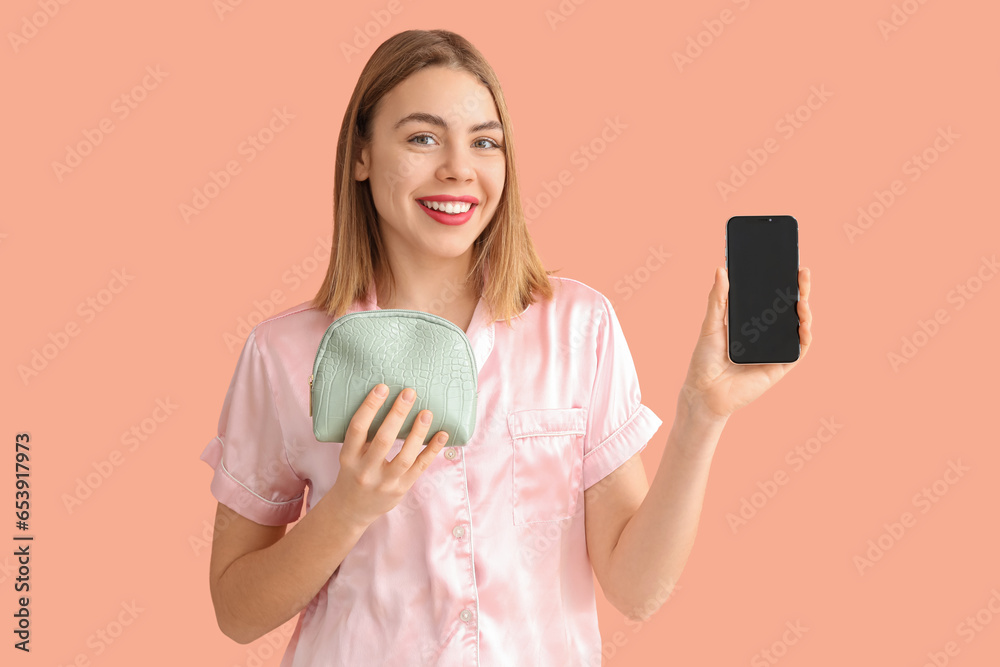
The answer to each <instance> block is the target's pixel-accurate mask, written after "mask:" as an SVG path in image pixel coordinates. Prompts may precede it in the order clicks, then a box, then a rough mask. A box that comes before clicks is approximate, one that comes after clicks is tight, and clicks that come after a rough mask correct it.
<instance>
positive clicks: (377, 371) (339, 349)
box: [311, 308, 479, 447]
mask: <svg viewBox="0 0 1000 667" xmlns="http://www.w3.org/2000/svg"><path fill="white" fill-rule="evenodd" d="M380 382H382V383H385V384H386V385H387V386H388V387H389V395H388V396H386V398H385V400H384V401H383V403H382V407H381V408H380V409H379V411H378V412H377V413H376V414H375V418H374V419H373V420H372V424H371V427H370V428H369V430H368V440H371V439H372V438H374V437H375V433H376V432H377V431H378V428H379V426H381V425H382V421H383V419H385V416H386V415H387V414H388V413H389V410H390V409H392V406H393V404H394V403H395V401H396V398H397V397H398V396H399V394H400V393H401V392H402V391H403V389H405V388H407V387H411V388H413V389H414V390H415V391H416V392H417V399H416V401H415V402H414V404H413V406H412V407H411V408H410V412H409V413H408V414H407V416H406V419H405V420H404V421H403V425H402V426H401V427H400V429H399V433H398V435H396V438H406V437H407V436H408V435H409V433H410V429H411V428H412V427H413V424H414V421H415V420H416V417H417V415H418V414H419V413H420V411H421V410H425V409H426V410H430V411H431V412H432V413H433V415H434V418H433V421H432V422H431V424H430V427H429V428H428V429H427V434H426V435H425V436H424V441H423V444H425V445H426V444H427V443H428V442H430V440H431V438H432V437H433V436H434V434H435V433H437V432H438V431H446V432H447V433H448V442H447V443H446V444H447V446H449V447H452V446H460V445H464V444H466V443H467V442H469V440H470V439H471V438H472V434H473V433H474V431H475V428H476V404H477V402H478V398H479V388H478V384H477V371H476V359H475V355H474V354H473V352H472V345H471V344H470V343H469V338H468V336H466V335H465V332H464V331H462V329H461V328H460V327H458V326H456V325H455V324H454V323H453V322H451V321H449V320H447V319H445V318H443V317H439V316H438V315H432V314H431V313H425V312H423V311H419V310H407V309H403V308H387V309H381V310H368V311H359V312H355V313H349V314H347V315H343V316H341V317H339V318H337V319H336V320H334V322H333V323H332V324H331V325H330V326H329V327H328V328H327V330H326V333H324V334H323V339H322V340H321V341H320V344H319V349H318V350H317V351H316V360H315V362H314V364H313V383H312V387H311V392H312V395H311V399H312V405H313V434H314V435H315V436H316V439H317V440H319V441H320V442H343V441H344V436H345V434H346V433H347V426H348V424H349V423H350V421H351V419H352V418H353V417H354V413H355V412H356V411H357V410H358V408H359V407H361V403H362V402H363V401H364V399H365V397H366V396H368V394H369V392H371V390H372V389H374V388H375V385H377V384H379V383H380Z"/></svg>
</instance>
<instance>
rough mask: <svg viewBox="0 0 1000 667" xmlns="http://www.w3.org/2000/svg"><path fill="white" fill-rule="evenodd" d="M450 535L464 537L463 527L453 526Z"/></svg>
mask: <svg viewBox="0 0 1000 667" xmlns="http://www.w3.org/2000/svg"><path fill="white" fill-rule="evenodd" d="M451 534H452V535H454V536H455V537H458V538H462V537H465V526H455V527H454V528H453V529H452V531H451Z"/></svg>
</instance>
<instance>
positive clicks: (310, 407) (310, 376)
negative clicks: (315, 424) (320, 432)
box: [309, 373, 313, 417]
mask: <svg viewBox="0 0 1000 667" xmlns="http://www.w3.org/2000/svg"><path fill="white" fill-rule="evenodd" d="M309 416H310V417H312V416H313V375H312V373H310V374H309Z"/></svg>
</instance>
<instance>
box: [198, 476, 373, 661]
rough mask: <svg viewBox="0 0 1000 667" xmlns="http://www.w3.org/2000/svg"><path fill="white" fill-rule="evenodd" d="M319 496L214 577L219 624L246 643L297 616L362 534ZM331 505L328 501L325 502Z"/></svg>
mask: <svg viewBox="0 0 1000 667" xmlns="http://www.w3.org/2000/svg"><path fill="white" fill-rule="evenodd" d="M329 495H330V494H327V496H324V497H323V498H321V499H320V500H319V502H317V503H316V506H315V507H313V509H312V510H311V511H309V512H306V515H305V516H304V517H302V518H301V519H300V520H299V521H298V523H296V524H295V526H293V527H292V529H291V530H290V531H288V533H287V534H285V535H284V536H282V538H281V539H280V540H278V541H277V542H275V543H274V544H272V545H271V546H269V547H267V548H265V549H260V550H258V551H253V552H250V553H248V554H246V555H244V556H241V557H240V558H238V559H236V560H235V561H233V563H232V564H231V565H230V566H229V568H228V569H227V570H226V571H225V572H224V573H223V575H222V576H221V577H220V578H219V583H218V592H217V600H216V601H215V604H216V610H217V615H218V618H219V625H220V628H221V629H222V631H223V632H224V633H225V634H226V635H227V636H229V637H230V638H231V639H233V640H235V641H237V642H239V643H241V644H248V643H250V642H252V641H255V640H256V639H258V638H259V637H262V636H263V635H265V634H266V633H268V632H270V631H271V630H274V629H275V628H277V627H279V626H281V625H282V624H283V623H285V622H286V621H288V620H289V619H291V618H292V617H293V616H295V615H296V614H297V613H299V612H300V611H301V610H302V609H303V608H304V607H305V606H306V605H307V604H309V602H310V601H311V600H312V598H313V597H315V595H316V594H317V593H318V592H319V591H320V589H321V588H322V587H323V586H324V585H325V584H326V582H327V580H329V578H330V577H331V576H332V575H333V573H334V572H335V571H336V569H337V568H338V567H340V564H341V562H343V560H344V558H345V557H346V556H347V554H348V552H350V550H351V549H352V548H354V545H356V544H357V542H358V540H359V539H361V535H362V534H364V532H365V527H363V526H356V525H354V524H351V523H350V522H349V521H348V520H346V519H345V518H343V517H341V515H340V514H339V513H338V512H337V508H336V505H335V504H334V503H333V502H332V501H334V498H331V497H329ZM324 501H330V502H324Z"/></svg>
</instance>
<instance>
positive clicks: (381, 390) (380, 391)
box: [375, 384, 389, 398]
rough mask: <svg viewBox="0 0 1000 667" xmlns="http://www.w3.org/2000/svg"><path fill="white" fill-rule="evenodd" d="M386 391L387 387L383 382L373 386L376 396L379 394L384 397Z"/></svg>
mask: <svg viewBox="0 0 1000 667" xmlns="http://www.w3.org/2000/svg"><path fill="white" fill-rule="evenodd" d="M388 393H389V387H387V386H385V385H384V384H380V385H378V386H377V387H375V395H376V396H381V397H383V398H384V397H385V395H386V394H388Z"/></svg>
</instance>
